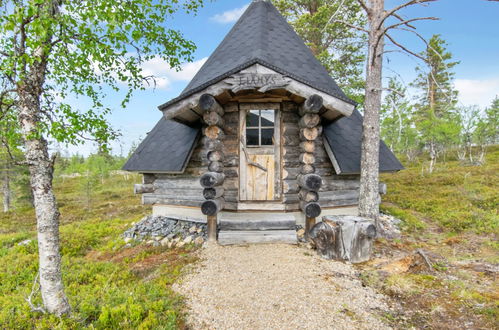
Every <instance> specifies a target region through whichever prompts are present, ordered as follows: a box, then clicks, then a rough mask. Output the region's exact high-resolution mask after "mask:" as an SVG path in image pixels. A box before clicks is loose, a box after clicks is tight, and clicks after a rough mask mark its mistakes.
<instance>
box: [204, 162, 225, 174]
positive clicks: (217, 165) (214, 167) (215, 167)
mask: <svg viewBox="0 0 499 330" xmlns="http://www.w3.org/2000/svg"><path fill="white" fill-rule="evenodd" d="M208 171H210V172H218V173H222V172H223V171H224V163H223V162H221V161H213V162H211V163H210V165H208Z"/></svg>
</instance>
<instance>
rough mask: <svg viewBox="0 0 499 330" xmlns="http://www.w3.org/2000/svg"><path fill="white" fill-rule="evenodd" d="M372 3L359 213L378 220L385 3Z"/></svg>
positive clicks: (382, 0) (369, 15)
mask: <svg viewBox="0 0 499 330" xmlns="http://www.w3.org/2000/svg"><path fill="white" fill-rule="evenodd" d="M370 3H371V11H370V13H369V14H368V21H369V47H368V56H367V67H366V98H365V105H364V109H365V110H364V122H363V127H362V156H361V169H360V196H359V214H360V216H363V217H368V218H371V219H377V218H378V216H379V191H378V190H379V188H378V187H379V110H380V108H381V92H382V81H381V79H382V69H383V48H384V40H383V38H384V35H383V26H382V25H383V24H382V19H383V14H384V0H371V1H370Z"/></svg>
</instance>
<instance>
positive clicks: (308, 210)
mask: <svg viewBox="0 0 499 330" xmlns="http://www.w3.org/2000/svg"><path fill="white" fill-rule="evenodd" d="M300 209H301V210H302V211H303V213H305V216H306V217H307V218H317V217H318V216H319V215H321V212H322V209H321V206H320V205H319V203H317V202H310V203H307V202H305V201H301V202H300Z"/></svg>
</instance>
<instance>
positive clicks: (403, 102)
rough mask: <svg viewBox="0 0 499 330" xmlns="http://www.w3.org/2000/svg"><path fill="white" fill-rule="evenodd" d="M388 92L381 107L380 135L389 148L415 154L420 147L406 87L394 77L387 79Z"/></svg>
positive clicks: (411, 154)
mask: <svg viewBox="0 0 499 330" xmlns="http://www.w3.org/2000/svg"><path fill="white" fill-rule="evenodd" d="M388 90H389V91H388V93H387V95H386V96H385V99H384V102H383V105H382V107H381V111H380V116H381V136H382V138H383V140H384V141H385V142H386V143H387V144H388V146H389V147H390V149H392V150H393V151H395V152H397V153H404V154H406V155H408V156H415V154H416V152H417V150H419V148H420V145H419V144H420V141H419V136H418V132H417V130H416V128H415V126H414V122H413V115H414V113H413V112H414V106H413V105H411V104H410V103H409V101H408V100H407V98H406V93H407V89H406V88H405V87H404V86H403V85H402V84H401V83H400V82H399V81H398V80H397V79H396V78H393V77H392V78H390V80H389V81H388Z"/></svg>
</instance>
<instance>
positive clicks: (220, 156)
mask: <svg viewBox="0 0 499 330" xmlns="http://www.w3.org/2000/svg"><path fill="white" fill-rule="evenodd" d="M206 157H207V158H208V160H209V161H210V162H223V160H224V158H225V157H224V153H223V152H222V151H218V150H212V151H208V153H207V154H206Z"/></svg>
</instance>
